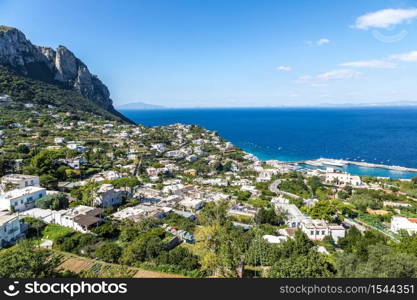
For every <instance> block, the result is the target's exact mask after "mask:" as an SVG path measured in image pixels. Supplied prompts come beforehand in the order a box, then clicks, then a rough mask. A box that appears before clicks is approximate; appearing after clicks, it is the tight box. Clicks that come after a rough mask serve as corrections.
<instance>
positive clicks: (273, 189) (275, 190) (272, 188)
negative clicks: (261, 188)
mask: <svg viewBox="0 0 417 300" xmlns="http://www.w3.org/2000/svg"><path fill="white" fill-rule="evenodd" d="M289 180H291V179H277V180H275V181H274V182H273V183H271V185H270V186H269V190H270V191H271V192H273V193H277V194H278V195H285V196H288V197H292V198H295V199H301V197H300V196H298V195H295V194H291V193H288V192H284V191H281V190H280V189H279V188H278V187H279V185H280V184H281V182H283V181H289Z"/></svg>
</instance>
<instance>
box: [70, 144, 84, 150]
mask: <svg viewBox="0 0 417 300" xmlns="http://www.w3.org/2000/svg"><path fill="white" fill-rule="evenodd" d="M67 148H68V149H71V150H77V151H78V152H85V151H86V150H87V149H86V148H85V147H84V146H81V145H78V144H68V145H67Z"/></svg>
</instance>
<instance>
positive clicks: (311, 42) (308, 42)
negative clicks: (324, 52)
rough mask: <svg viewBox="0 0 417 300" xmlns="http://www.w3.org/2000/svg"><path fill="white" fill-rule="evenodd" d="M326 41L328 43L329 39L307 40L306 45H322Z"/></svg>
mask: <svg viewBox="0 0 417 300" xmlns="http://www.w3.org/2000/svg"><path fill="white" fill-rule="evenodd" d="M328 43H330V40H329V39H326V38H321V39H319V40H317V41H307V45H309V46H322V45H325V44H328Z"/></svg>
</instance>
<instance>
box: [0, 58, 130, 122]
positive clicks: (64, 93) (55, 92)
mask: <svg viewBox="0 0 417 300" xmlns="http://www.w3.org/2000/svg"><path fill="white" fill-rule="evenodd" d="M0 96H3V97H4V100H3V101H2V102H3V104H2V105H3V106H5V105H7V106H8V107H9V108H12V109H16V113H18V114H19V112H20V111H22V110H23V109H22V107H23V106H24V104H29V105H30V104H37V105H40V106H42V107H45V108H47V107H48V105H49V106H54V107H56V108H57V109H58V111H61V112H73V113H77V114H81V115H82V114H83V113H85V112H87V113H91V114H95V115H97V116H100V117H102V118H103V119H106V120H118V121H126V122H128V119H127V118H126V117H124V116H123V115H122V114H120V113H119V112H117V111H116V110H113V111H108V110H106V109H104V108H102V107H100V106H99V105H97V104H96V103H94V102H92V101H90V100H88V99H86V98H84V97H83V96H81V95H80V94H78V93H77V92H75V91H73V90H71V89H68V88H65V86H63V85H61V86H60V85H54V84H50V83H46V82H43V81H39V80H34V79H30V78H28V77H24V76H20V75H17V74H15V73H14V72H12V71H9V70H8V69H7V68H6V67H4V66H1V65H0ZM7 96H9V97H7Z"/></svg>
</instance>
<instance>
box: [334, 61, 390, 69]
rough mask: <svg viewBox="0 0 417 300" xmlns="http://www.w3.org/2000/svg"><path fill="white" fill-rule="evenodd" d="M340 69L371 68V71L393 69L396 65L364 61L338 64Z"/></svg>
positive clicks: (387, 62)
mask: <svg viewBox="0 0 417 300" xmlns="http://www.w3.org/2000/svg"><path fill="white" fill-rule="evenodd" d="M340 65H341V66H342V67H349V68H371V69H393V68H395V67H396V66H397V65H396V64H395V63H393V62H391V61H387V60H378V59H375V60H364V61H351V62H345V63H342V64H340Z"/></svg>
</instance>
